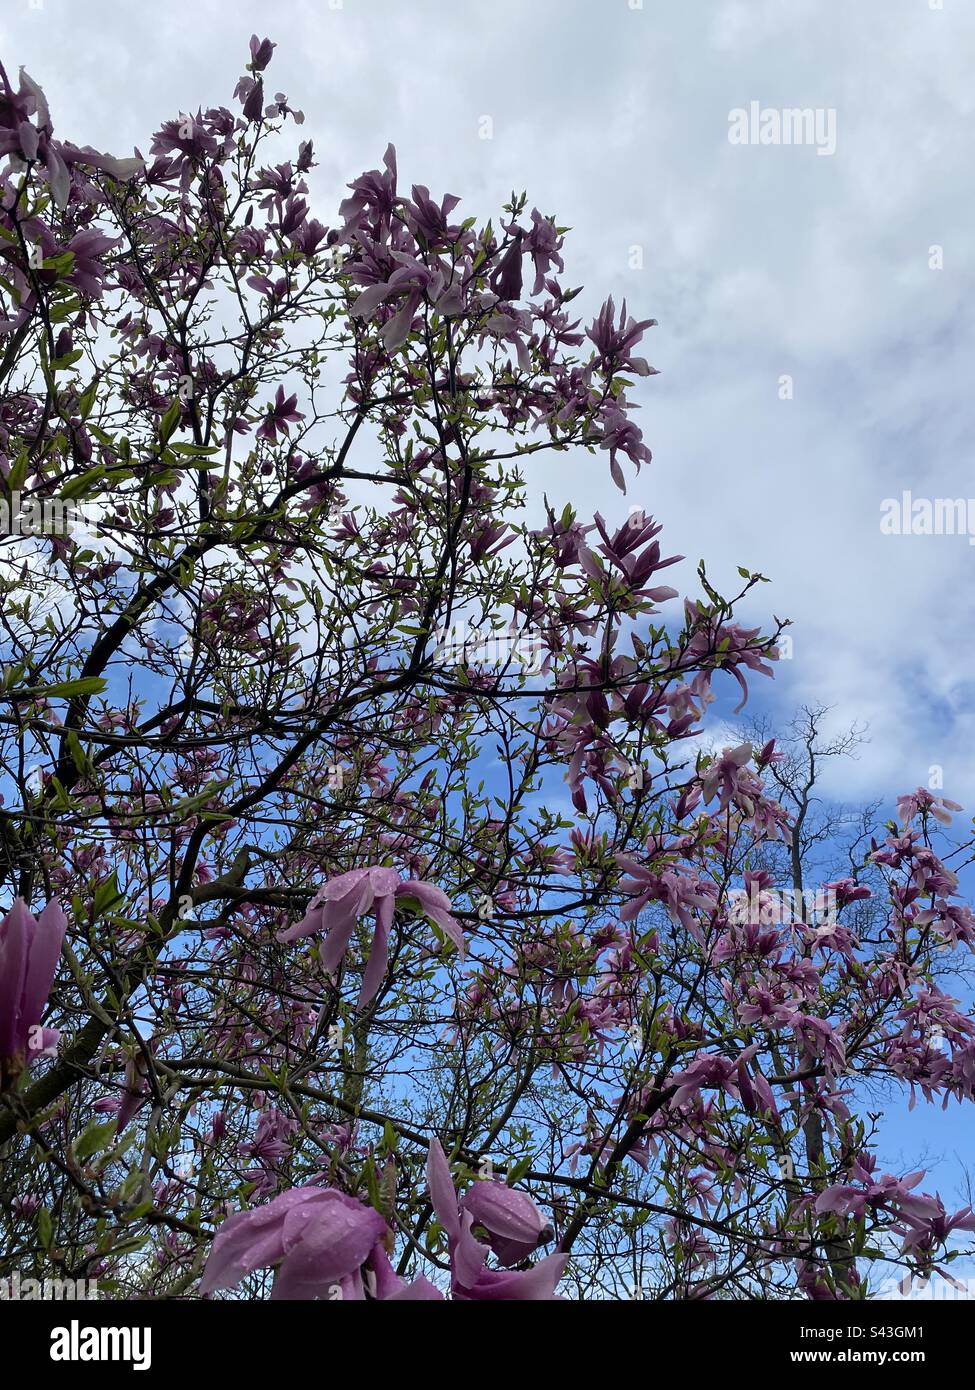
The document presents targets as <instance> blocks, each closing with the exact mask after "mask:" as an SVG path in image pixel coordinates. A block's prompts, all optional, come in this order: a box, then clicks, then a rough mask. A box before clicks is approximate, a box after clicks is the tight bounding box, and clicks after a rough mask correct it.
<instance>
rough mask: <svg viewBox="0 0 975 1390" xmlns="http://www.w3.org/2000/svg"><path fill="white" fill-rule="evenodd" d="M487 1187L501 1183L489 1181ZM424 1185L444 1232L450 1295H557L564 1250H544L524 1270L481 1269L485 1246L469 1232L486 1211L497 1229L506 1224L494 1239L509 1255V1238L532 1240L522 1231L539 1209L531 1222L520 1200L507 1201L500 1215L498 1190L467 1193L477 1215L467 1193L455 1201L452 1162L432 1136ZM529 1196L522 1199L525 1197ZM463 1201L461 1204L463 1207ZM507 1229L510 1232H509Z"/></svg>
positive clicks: (529, 1298) (534, 1298)
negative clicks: (540, 1257) (541, 1256)
mask: <svg viewBox="0 0 975 1390" xmlns="http://www.w3.org/2000/svg"><path fill="white" fill-rule="evenodd" d="M479 1185H480V1184H479ZM491 1186H500V1184H494V1183H492V1184H491ZM427 1187H428V1189H429V1192H430V1201H431V1202H432V1204H433V1210H434V1213H435V1215H436V1218H437V1220H438V1221H439V1223H440V1225H441V1226H442V1227H443V1229H444V1231H445V1233H446V1236H447V1245H448V1248H449V1250H450V1265H451V1288H452V1290H453V1296H454V1298H457V1299H463V1300H464V1301H473V1300H476V1301H479V1302H480V1301H482V1300H488V1299H498V1300H502V1299H503V1300H506V1301H508V1300H518V1301H521V1302H550V1301H551V1300H553V1299H555V1298H556V1297H557V1295H556V1293H555V1290H556V1287H557V1285H558V1282H559V1280H560V1279H561V1278H562V1275H563V1274H564V1273H565V1267H566V1265H567V1264H568V1262H569V1257H568V1255H562V1254H555V1255H548V1256H547V1257H546V1258H545V1259H544V1260H539V1262H538V1264H536V1265H534V1266H533V1267H532V1268H531V1269H526V1270H508V1269H506V1270H494V1269H485V1267H484V1266H485V1262H486V1260H487V1253H488V1247H487V1246H486V1245H482V1244H481V1242H480V1241H479V1240H476V1239H475V1237H474V1236H473V1234H472V1232H471V1227H472V1226H473V1225H474V1221H475V1219H477V1221H478V1222H479V1223H480V1224H484V1223H483V1220H482V1217H483V1215H485V1214H486V1215H487V1217H488V1219H489V1220H490V1221H493V1222H494V1223H495V1226H496V1227H497V1228H501V1227H504V1228H505V1229H504V1231H501V1230H500V1229H499V1230H498V1234H497V1235H496V1237H495V1238H496V1239H498V1238H500V1240H501V1242H502V1248H503V1249H504V1250H505V1253H506V1254H507V1255H509V1256H510V1255H511V1254H512V1246H511V1242H515V1243H518V1242H519V1240H520V1242H521V1244H522V1245H523V1244H524V1243H525V1242H526V1241H527V1240H528V1239H530V1234H526V1232H527V1233H530V1232H531V1231H532V1230H533V1229H535V1227H536V1225H537V1222H540V1221H541V1216H540V1215H539V1214H537V1213H536V1217H537V1222H536V1219H535V1218H533V1219H532V1220H531V1221H530V1222H529V1221H528V1220H527V1219H526V1211H525V1208H524V1206H523V1205H522V1204H520V1203H517V1202H516V1203H509V1204H508V1206H507V1207H506V1208H505V1209H504V1214H502V1201H506V1200H507V1199H500V1200H499V1199H498V1197H497V1194H494V1195H493V1196H491V1195H489V1196H488V1197H487V1198H478V1197H476V1196H472V1195H471V1194H467V1195H468V1196H470V1197H471V1203H472V1204H473V1205H474V1207H475V1209H480V1213H479V1214H478V1215H477V1217H476V1218H475V1215H474V1213H473V1212H472V1211H471V1209H470V1205H469V1204H468V1203H467V1200H466V1196H465V1201H464V1203H462V1204H458V1201H457V1194H456V1192H455V1191H454V1182H453V1178H452V1177H451V1176H450V1165H449V1164H448V1163H447V1159H446V1156H445V1154H444V1151H443V1149H442V1148H441V1147H440V1144H439V1142H438V1141H437V1140H436V1139H431V1140H430V1153H429V1157H428V1158H427ZM514 1195H515V1196H519V1195H521V1194H514ZM527 1200H528V1199H527V1198H525V1201H527ZM461 1205H463V1206H464V1210H463V1211H462V1210H461ZM543 1229H544V1228H543ZM509 1232H510V1233H511V1234H508V1233H509ZM541 1234H542V1232H541V1231H540V1235H541ZM536 1243H537V1242H536ZM532 1248H534V1247H532ZM499 1258H500V1256H499Z"/></svg>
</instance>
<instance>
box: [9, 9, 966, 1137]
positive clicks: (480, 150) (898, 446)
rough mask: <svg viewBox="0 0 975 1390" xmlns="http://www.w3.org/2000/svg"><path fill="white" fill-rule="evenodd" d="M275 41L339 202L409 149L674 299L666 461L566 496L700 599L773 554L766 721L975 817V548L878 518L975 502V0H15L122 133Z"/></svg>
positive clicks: (661, 303)
mask: <svg viewBox="0 0 975 1390" xmlns="http://www.w3.org/2000/svg"><path fill="white" fill-rule="evenodd" d="M252 32H257V33H258V34H259V35H260V36H262V37H263V36H264V35H265V34H267V35H268V36H269V37H270V38H271V39H272V40H274V41H275V42H276V43H277V45H278V46H277V50H276V52H275V54H274V59H273V62H272V64H271V68H270V71H269V74H268V78H269V80H268V87H269V88H270V90H272V91H275V90H280V91H282V92H285V93H287V95H288V97H289V99H290V101H291V104H292V105H294V106H298V107H300V108H301V109H302V110H303V111H304V112H305V116H306V121H305V125H304V128H303V129H302V130H301V132H300V137H301V138H309V137H310V138H312V139H313V140H314V143H315V150H316V157H317V159H318V161H319V165H318V168H317V169H316V170H315V171H314V173H313V174H312V176H311V179H310V183H311V193H312V204H313V212H314V214H315V215H316V216H317V217H318V218H319V219H320V220H321V221H323V222H333V223H334V221H335V220H336V215H335V214H336V209H337V206H338V203H339V201H340V200H341V198H342V196H343V194H344V185H345V184H346V183H347V182H348V181H349V180H350V179H352V178H353V177H355V176H356V175H357V174H359V173H360V172H361V171H362V170H364V169H370V168H375V167H377V166H378V165H379V163H380V161H381V159H382V155H383V151H384V149H385V147H386V144H387V142H389V141H393V142H394V143H395V144H396V147H397V152H398V159H399V170H400V183H401V186H403V187H407V188H408V187H409V185H410V184H411V183H414V182H415V183H422V184H426V185H428V187H429V188H430V190H431V193H432V194H433V195H434V196H435V197H437V198H438V199H439V198H440V197H441V196H442V195H443V194H444V193H446V192H450V193H454V194H456V195H458V196H460V197H461V198H462V200H463V201H462V204H461V209H460V212H459V216H460V217H463V216H474V215H476V216H477V217H478V221H479V222H480V221H482V220H484V219H486V217H487V216H488V215H493V216H494V218H495V223H497V213H498V210H499V209H500V207H501V204H502V203H503V202H504V201H505V200H506V199H507V197H508V195H509V194H510V192H511V190H512V189H516V190H521V189H525V190H527V192H528V199H529V201H528V208H529V210H530V209H531V207H532V206H533V205H537V207H538V208H539V209H540V211H541V212H542V213H543V214H546V215H548V214H552V213H554V214H556V217H557V221H558V222H559V223H560V224H561V225H568V226H570V227H571V228H572V231H571V233H570V235H569V236H568V237H567V239H566V246H565V248H564V252H563V254H564V256H565V261H566V272H567V273H566V280H567V282H568V283H569V284H573V285H575V284H583V285H585V287H586V289H585V292H584V294H583V295H582V296H581V297H580V300H578V301H577V305H579V306H581V308H582V310H583V313H584V317H585V321H586V322H589V321H590V320H591V317H592V316H593V314H594V313H595V311H596V310H597V309H598V307H599V304H600V303H601V301H602V300H603V299H604V298H605V297H606V296H607V295H608V294H612V295H613V296H614V297H615V298H616V300H617V302H619V301H620V300H621V299H622V298H624V297H625V298H626V300H627V304H628V306H629V308H630V310H631V312H632V313H633V314H634V315H635V316H637V317H639V318H648V317H653V318H655V319H657V320H658V326H657V327H656V328H654V329H653V330H651V331H650V333H649V334H648V336H647V339H646V340H645V343H644V347H643V349H641V351H644V350H645V352H646V355H647V357H648V358H649V360H650V362H651V363H652V364H653V365H654V366H655V367H656V368H657V369H658V370H659V372H660V375H659V376H654V377H652V378H650V379H649V380H648V381H642V382H639V383H638V384H637V388H636V389H635V391H633V392H631V393H630V394H631V396H632V397H633V398H634V399H636V400H637V401H638V402H639V404H640V405H641V407H642V409H641V415H640V424H641V426H642V428H643V430H644V434H645V438H646V442H647V443H648V444H649V446H650V447H651V449H652V450H653V453H654V461H653V463H652V465H650V466H649V467H645V468H644V470H643V471H642V472H641V474H640V476H639V478H638V479H636V480H634V482H633V483H632V484H631V485H630V487H629V493H628V496H627V497H626V498H624V497H622V495H620V494H619V493H618V492H616V490H615V488H614V487H613V485H612V483H611V481H610V479H609V476H608V468H607V465H606V458H605V455H597V456H595V457H591V456H589V455H585V454H583V455H580V460H581V462H580V461H579V460H575V461H573V466H572V468H571V472H569V470H568V468H567V463H566V459H565V456H563V455H554V456H553V457H552V459H551V460H550V461H549V462H546V463H542V464H539V465H538V466H536V467H535V468H534V469H533V470H530V471H529V474H528V477H529V489H530V506H531V507H534V508H535V509H536V514H539V513H538V508H539V506H540V500H541V496H542V493H543V492H547V493H548V494H549V497H550V498H551V499H552V500H553V502H554V503H555V504H556V506H557V509H559V508H560V507H561V505H562V503H563V502H564V501H567V500H571V501H572V502H573V504H574V505H575V506H576V508H577V510H578V511H579V512H580V513H582V514H586V515H588V514H591V512H592V510H594V509H596V508H598V509H600V510H601V511H602V512H603V514H604V515H605V516H606V517H607V519H609V520H611V521H617V522H620V521H622V520H623V519H625V517H626V514H627V509H628V507H629V506H630V505H639V506H641V507H643V508H645V509H646V510H647V511H648V512H650V513H651V514H653V515H654V516H655V517H656V518H657V519H658V520H659V521H661V522H662V523H663V525H664V534H663V537H662V542H663V543H664V544H665V545H666V549H667V553H672V552H674V551H677V552H682V553H683V554H685V555H686V556H687V561H686V563H685V564H683V565H682V566H681V567H680V569H679V570H678V571H675V570H671V571H669V572H668V582H669V583H674V584H675V586H676V587H680V588H682V591H685V592H696V580H695V576H694V568H695V567H696V564H697V562H698V560H699V559H700V558H701V557H704V558H706V560H707V564H708V573H709V576H710V577H711V579H712V582H714V583H715V584H716V586H717V587H718V588H719V590H722V591H723V592H731V591H732V590H733V585H734V584H735V581H736V579H737V567H738V566H739V565H745V566H747V568H749V569H750V570H753V571H760V572H761V573H762V574H764V575H766V576H767V577H768V579H769V580H770V583H769V584H768V585H762V586H759V588H758V590H757V592H756V594H755V595H754V597H752V598H751V599H750V601H749V604H748V606H747V607H746V608H745V609H744V610H743V611H744V613H745V615H746V616H747V617H748V618H749V619H750V620H752V621H754V622H756V623H758V622H761V623H763V624H766V625H767V624H769V623H770V622H771V616H772V614H775V615H777V616H778V617H780V618H789V619H791V620H792V623H793V626H792V627H791V629H790V630H789V631H790V636H791V638H792V656H791V659H788V660H784V661H782V662H781V663H780V664H779V669H778V673H777V677H776V680H775V682H774V683H764V682H761V680H760V679H759V681H757V682H756V685H757V686H759V687H761V686H766V685H767V688H761V689H756V700H755V703H754V705H753V706H752V707H750V712H767V713H768V714H769V715H770V716H771V717H772V719H773V720H776V719H778V720H780V721H782V722H783V723H784V722H785V720H786V719H787V718H788V717H789V716H790V715H791V714H792V712H793V711H794V710H795V708H796V707H797V706H798V705H799V704H801V703H803V702H807V703H816V704H825V705H828V706H830V707H831V714H830V716H829V719H830V721H831V723H832V724H833V725H834V726H835V727H836V728H845V727H847V726H849V725H850V724H852V723H854V722H857V723H859V724H861V725H865V726H866V727H867V732H868V736H869V739H870V741H869V743H867V744H865V745H864V747H863V748H862V749H861V750H860V755H859V758H858V760H857V761H855V762H852V763H844V764H838V765H837V767H836V771H835V773H833V774H831V775H832V776H833V778H834V780H833V782H832V784H827V785H828V789H829V790H830V791H831V792H832V793H833V794H834V795H835V796H837V797H842V798H843V799H844V800H846V801H850V802H856V801H866V800H869V799H872V798H874V797H881V798H883V799H884V800H885V801H886V802H888V803H890V805H891V811H892V809H893V807H892V799H893V797H894V796H895V795H896V794H897V793H899V792H903V791H907V790H910V789H913V788H914V787H916V786H918V785H925V786H926V785H929V783H930V781H931V779H932V775H933V777H934V782H935V785H937V781H938V779H939V774H938V773H937V772H935V773H934V774H932V769H933V768H936V769H941V780H943V791H944V793H945V794H946V795H948V796H949V797H952V798H953V799H955V800H956V801H959V802H961V803H962V804H963V805H964V806H965V808H966V810H967V811H968V812H969V813H972V812H975V698H973V696H975V647H970V646H969V644H968V642H967V640H966V639H967V634H968V632H969V631H970V630H971V627H972V617H973V597H975V587H973V585H972V574H973V572H975V545H973V544H971V543H970V540H969V537H968V536H967V535H957V534H955V535H951V534H949V535H924V534H920V535H890V534H884V533H883V532H882V530H881V516H882V504H883V502H884V500H885V499H888V498H895V499H900V498H901V496H902V493H903V492H904V491H905V490H909V491H910V492H911V494H912V496H913V497H914V498H920V499H929V500H931V501H934V500H935V499H939V498H940V499H954V498H962V499H968V498H969V497H972V498H975V477H973V468H972V463H973V460H972V440H973V437H975V428H973V427H975V391H973V386H972V377H971V363H972V361H973V347H975V342H973V337H975V315H973V314H972V313H971V312H970V307H969V309H967V310H966V307H965V306H966V304H968V305H969V306H970V304H971V298H972V289H973V269H975V252H973V245H972V237H971V220H972V203H973V197H975V187H973V183H972V173H971V171H972V163H973V160H972V155H973V108H975V83H973V82H972V80H971V73H972V70H973V66H975V61H973V60H975V4H973V3H971V0H942V3H940V4H939V3H938V0H857V3H856V4H855V5H854V4H851V3H850V0H683V3H667V4H664V3H662V0H642V3H639V0H492V3H491V4H490V5H485V4H483V3H475V0H449V2H448V0H277V3H276V4H274V5H273V6H268V5H267V4H266V3H255V0H234V3H233V4H232V5H231V4H228V3H225V0H220V3H217V0H165V3H155V4H136V3H129V4H123V3H109V0H85V3H84V4H78V3H77V0H35V3H31V2H30V0H3V4H2V7H0V56H2V58H3V60H4V63H5V64H6V65H7V67H8V70H9V71H10V72H11V74H12V75H13V73H14V72H15V71H16V68H17V67H18V66H19V65H21V64H22V65H23V66H25V67H26V68H27V70H28V72H29V73H30V74H31V76H32V77H33V78H35V80H37V81H38V82H40V84H41V85H42V86H43V88H44V89H45V92H46V94H47V97H48V100H49V103H50V107H51V112H52V115H53V118H54V122H55V130H56V134H58V135H60V136H61V137H63V138H66V139H69V140H72V141H74V142H75V143H77V144H91V145H93V146H95V147H96V148H98V149H100V150H106V151H109V152H110V153H112V154H114V155H117V156H125V155H129V154H131V153H132V150H133V147H134V146H136V145H138V146H139V147H140V148H141V149H142V151H143V152H147V150H148V146H149V143H150V136H151V133H152V131H153V130H155V129H156V128H157V127H158V125H159V124H160V123H161V121H163V120H165V119H169V118H171V117H173V116H175V115H177V114H179V113H180V112H181V111H186V110H190V109H193V110H195V109H196V108H197V107H198V106H200V105H202V106H204V107H206V106H209V105H221V104H222V105H227V106H231V107H233V108H234V109H236V104H235V103H234V102H233V100H232V93H233V88H234V84H235V82H236V79H237V77H238V76H239V75H240V73H241V72H242V71H243V67H244V64H245V62H246V61H247V57H248V54H247V42H248V39H249V37H250V35H251V33H252ZM753 103H754V104H756V107H757V109H758V110H759V111H760V112H761V111H764V112H766V113H768V112H776V111H781V110H782V109H783V108H809V109H810V110H812V111H814V112H817V111H818V112H819V113H820V119H821V126H820V130H821V132H822V133H823V134H824V135H825V133H826V132H831V135H830V138H829V140H828V141H827V140H826V139H821V140H819V141H818V143H817V141H816V140H815V139H814V140H813V141H812V142H811V143H789V144H786V143H757V142H756V143H748V144H741V143H732V140H731V139H729V135H730V134H732V133H733V132H734V130H735V129H736V128H737V129H739V133H740V121H739V120H738V118H737V117H735V116H734V115H733V113H735V112H737V111H745V112H748V113H749V120H751V112H752V104H753ZM772 119H773V118H772V117H770V116H766V118H765V127H764V128H765V129H766V133H773V134H774V129H773V127H772V125H771V122H772ZM749 134H750V135H752V134H755V132H754V131H753V130H752V129H751V127H750V128H749ZM814 134H815V131H814ZM834 145H835V148H833V146H834ZM972 517H973V523H975V501H973V503H972ZM973 529H975V527H973ZM971 539H972V540H975V535H973V536H972V538H971ZM675 572H676V573H678V574H679V575H680V578H674V577H673V576H674V575H675ZM930 1125H931V1128H930V1131H929V1137H930V1143H931V1145H932V1148H933V1149H934V1150H937V1151H938V1152H944V1153H948V1152H950V1150H951V1149H952V1148H953V1147H954V1148H957V1147H958V1146H959V1145H960V1144H961V1142H962V1140H961V1137H960V1131H959V1129H958V1125H957V1121H954V1122H949V1121H947V1120H946V1121H944V1122H941V1121H938V1120H937V1119H936V1117H932V1119H931V1121H930ZM908 1133H909V1131H908V1129H907V1128H906V1127H905V1129H904V1135H905V1145H906V1148H905V1153H906V1152H907V1151H908V1149H912V1148H913V1147H914V1146H912V1145H911V1144H910V1143H909V1142H908V1140H907V1135H908ZM895 1137H896V1136H895Z"/></svg>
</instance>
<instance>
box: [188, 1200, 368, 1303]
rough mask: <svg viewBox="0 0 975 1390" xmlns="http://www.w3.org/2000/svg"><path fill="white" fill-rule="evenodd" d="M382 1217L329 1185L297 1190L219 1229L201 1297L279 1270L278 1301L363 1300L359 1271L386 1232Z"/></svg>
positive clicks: (275, 1293) (236, 1216)
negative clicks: (334, 1294) (335, 1292)
mask: <svg viewBox="0 0 975 1390" xmlns="http://www.w3.org/2000/svg"><path fill="white" fill-rule="evenodd" d="M387 1230H388V1228H387V1226H386V1223H385V1221H384V1220H383V1218H382V1217H381V1216H380V1215H379V1213H378V1212H377V1211H373V1209H372V1208H371V1207H366V1206H363V1205H362V1203H361V1202H357V1201H356V1200H355V1198H354V1197H348V1196H346V1195H345V1193H343V1192H337V1191H335V1190H334V1189H332V1188H327V1187H294V1188H292V1189H291V1190H290V1191H288V1192H282V1193H281V1194H280V1196H278V1197H275V1198H274V1199H273V1201H270V1202H268V1203H267V1205H266V1206H262V1207H254V1208H253V1209H252V1210H251V1211H241V1212H237V1213H235V1214H234V1215H233V1216H230V1217H228V1218H227V1220H226V1221H225V1222H224V1223H223V1225H222V1226H221V1227H220V1230H219V1231H218V1232H217V1235H216V1238H215V1239H214V1242H213V1248H212V1250H211V1251H210V1257H209V1259H208V1260H207V1264H206V1269H205V1270H204V1272H203V1280H202V1282H201V1284H200V1292H201V1293H204V1294H206V1293H214V1292H215V1291H216V1290H218V1289H229V1288H232V1287H233V1286H234V1285H235V1284H239V1283H240V1281H241V1279H243V1278H245V1277H246V1276H247V1275H248V1274H252V1273H253V1272H254V1270H256V1269H267V1268H269V1267H270V1266H272V1265H276V1266H277V1267H278V1272H277V1277H276V1278H275V1280H274V1286H273V1288H272V1290H271V1297H272V1298H274V1299H306V1298H307V1299H311V1298H321V1297H325V1298H328V1297H329V1295H330V1292H331V1290H332V1287H333V1286H334V1285H338V1286H339V1287H340V1288H341V1290H342V1297H343V1298H345V1297H352V1298H362V1296H363V1295H362V1284H361V1277H360V1274H359V1271H360V1269H361V1267H362V1265H363V1264H364V1263H365V1261H366V1260H367V1259H368V1257H369V1255H370V1254H371V1253H372V1250H373V1247H374V1246H375V1245H376V1244H377V1243H378V1242H379V1241H381V1240H382V1239H383V1237H384V1236H385V1235H386V1234H387Z"/></svg>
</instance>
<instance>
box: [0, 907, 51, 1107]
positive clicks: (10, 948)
mask: <svg viewBox="0 0 975 1390" xmlns="http://www.w3.org/2000/svg"><path fill="white" fill-rule="evenodd" d="M67 925H68V924H67V922H66V920H65V916H64V913H63V912H62V911H61V908H60V906H59V904H58V901H57V899H56V898H53V899H52V900H51V901H50V902H49V903H48V905H47V907H46V908H45V909H44V911H43V912H42V913H41V915H40V917H39V918H37V920H36V921H35V919H34V918H33V917H32V916H31V914H30V912H29V911H28V910H27V905H26V903H25V902H24V901H23V899H22V898H16V899H15V900H14V904H13V907H11V909H10V911H9V912H8V913H7V915H6V917H5V918H4V919H3V921H2V922H0V1090H4V1089H6V1088H7V1087H8V1086H10V1085H11V1084H12V1083H13V1082H14V1081H15V1080H16V1079H17V1077H18V1076H19V1075H20V1073H21V1072H22V1071H23V1070H24V1067H25V1066H29V1065H30V1063H31V1061H33V1060H34V1058H35V1057H37V1056H39V1055H40V1054H41V1053H44V1052H49V1051H50V1050H51V1049H52V1048H53V1047H54V1046H55V1045H56V1043H57V1040H58V1033H57V1030H56V1029H53V1028H41V1027H40V1026H39V1025H40V1021H41V1015H42V1014H43V1012H44V1005H45V1003H46V1002H47V996H48V995H49V994H50V992H51V985H52V983H53V981H54V972H55V970H56V969H57V964H58V958H59V956H60V955H61V943H62V942H63V941H64V933H65V930H66V928H67Z"/></svg>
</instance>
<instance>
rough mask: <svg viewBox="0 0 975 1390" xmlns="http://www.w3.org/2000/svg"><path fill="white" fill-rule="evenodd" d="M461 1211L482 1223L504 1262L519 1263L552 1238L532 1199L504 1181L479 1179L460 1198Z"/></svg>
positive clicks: (479, 1224)
mask: <svg viewBox="0 0 975 1390" xmlns="http://www.w3.org/2000/svg"><path fill="white" fill-rule="evenodd" d="M460 1207H461V1210H462V1211H466V1212H469V1213H470V1215H471V1216H472V1217H473V1218H474V1224H475V1225H477V1226H483V1227H484V1229H485V1230H486V1231H487V1233H488V1236H489V1237H490V1245H491V1249H492V1250H493V1251H494V1253H495V1255H497V1257H498V1259H499V1260H500V1261H501V1263H502V1264H503V1265H516V1264H520V1263H521V1261H522V1260H527V1258H528V1256H529V1255H530V1254H531V1253H532V1251H533V1250H535V1249H536V1248H537V1247H538V1246H539V1245H542V1244H544V1243H545V1242H546V1241H548V1240H551V1239H552V1235H553V1231H552V1227H551V1226H550V1225H549V1223H548V1222H547V1221H546V1219H545V1217H544V1216H543V1214H542V1213H541V1212H540V1211H539V1210H538V1207H536V1205H535V1203H534V1202H533V1201H532V1199H531V1198H530V1197H528V1196H526V1195H525V1193H524V1192H518V1191H517V1190H516V1189H515V1188H513V1187H508V1186H507V1184H506V1183H503V1182H487V1181H481V1182H476V1183H475V1184H474V1185H473V1187H469V1188H468V1189H467V1191H466V1192H465V1193H464V1195H463V1197H462V1198H461V1199H460Z"/></svg>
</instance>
